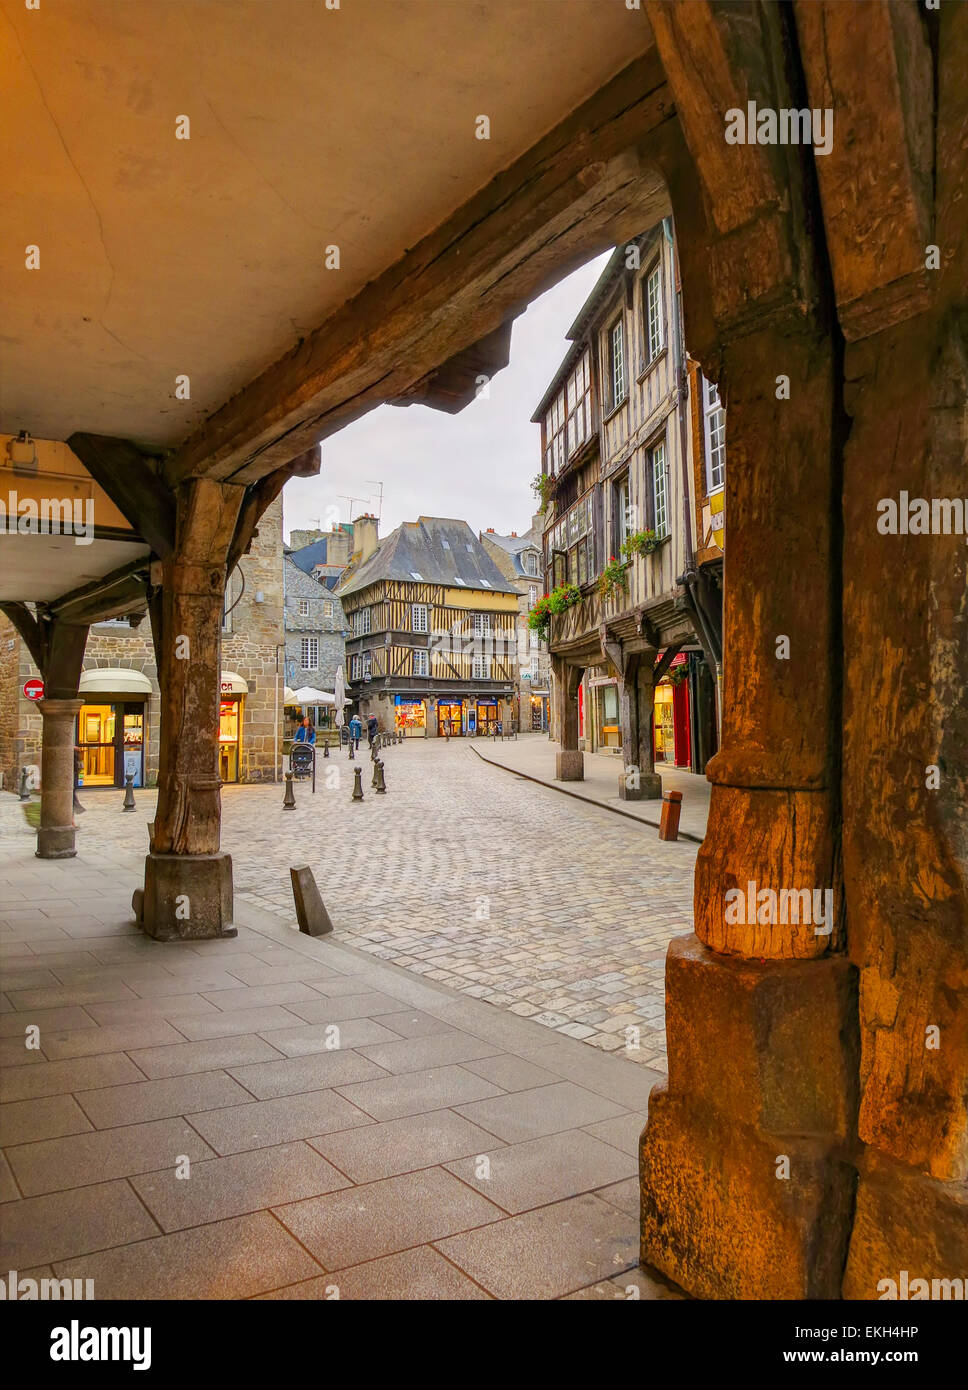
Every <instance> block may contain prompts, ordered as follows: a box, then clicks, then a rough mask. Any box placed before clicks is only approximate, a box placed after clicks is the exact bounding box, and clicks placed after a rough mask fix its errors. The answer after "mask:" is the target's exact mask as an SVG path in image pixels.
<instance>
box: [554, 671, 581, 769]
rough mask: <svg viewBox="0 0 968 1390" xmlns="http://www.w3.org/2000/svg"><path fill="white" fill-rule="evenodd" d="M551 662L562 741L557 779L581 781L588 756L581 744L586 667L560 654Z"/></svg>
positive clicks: (559, 732) (557, 764)
mask: <svg viewBox="0 0 968 1390" xmlns="http://www.w3.org/2000/svg"><path fill="white" fill-rule="evenodd" d="M551 663H552V667H553V669H554V672H555V700H556V703H557V715H558V737H559V739H560V740H561V751H560V752H559V753H558V754H557V755H556V757H555V764H556V766H555V779H556V780H557V781H559V782H581V781H583V779H584V776H585V759H584V756H583V754H582V752H581V749H580V748H579V747H578V687H579V685H580V684H581V678H582V670H581V668H580V667H577V666H570V665H568V663H567V662H566V661H564V660H563V658H561V657H558V656H553V657H552V658H551Z"/></svg>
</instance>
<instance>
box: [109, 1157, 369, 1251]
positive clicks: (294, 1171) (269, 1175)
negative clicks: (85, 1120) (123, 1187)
mask: <svg viewBox="0 0 968 1390" xmlns="http://www.w3.org/2000/svg"><path fill="white" fill-rule="evenodd" d="M131 1185H132V1187H133V1188H134V1189H135V1191H136V1192H138V1193H139V1194H140V1196H141V1198H142V1200H143V1202H144V1204H145V1206H146V1207H147V1208H148V1210H149V1211H150V1212H151V1214H152V1215H153V1216H154V1218H155V1220H156V1221H157V1222H158V1225H159V1226H160V1227H161V1229H162V1230H163V1231H177V1230H183V1229H184V1228H186V1227H189V1226H200V1225H202V1224H203V1223H206V1222H209V1221H220V1220H224V1219H225V1218H226V1217H229V1216H242V1215H244V1213H246V1212H250V1211H260V1210H262V1209H264V1208H266V1207H271V1206H275V1205H277V1204H278V1203H280V1202H295V1201H299V1200H301V1199H303V1198H306V1197H315V1196H318V1195H319V1194H320V1193H322V1192H333V1191H335V1189H337V1188H340V1187H349V1186H350V1181H349V1179H348V1178H347V1177H345V1176H344V1175H343V1174H342V1173H341V1172H339V1171H338V1170H337V1169H336V1168H334V1167H333V1166H332V1164H330V1163H327V1162H326V1160H325V1159H324V1158H323V1157H322V1155H321V1154H320V1153H318V1152H317V1151H316V1149H314V1148H311V1147H310V1146H309V1145H308V1144H305V1143H294V1144H279V1145H276V1146H274V1147H272V1148H268V1149H252V1150H249V1151H248V1152H246V1153H238V1154H230V1155H229V1156H228V1157H227V1158H209V1159H205V1160H204V1161H203V1162H201V1163H193V1164H192V1165H191V1174H190V1176H189V1177H188V1178H179V1177H177V1176H176V1175H175V1172H174V1170H172V1169H167V1170H166V1171H164V1172H160V1173H147V1174H145V1175H144V1176H142V1177H136V1178H132V1179H131Z"/></svg>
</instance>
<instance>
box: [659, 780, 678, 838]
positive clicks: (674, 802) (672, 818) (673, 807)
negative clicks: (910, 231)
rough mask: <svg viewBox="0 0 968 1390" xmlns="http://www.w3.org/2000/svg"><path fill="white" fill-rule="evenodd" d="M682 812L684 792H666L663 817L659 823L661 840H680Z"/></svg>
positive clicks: (663, 800) (663, 802)
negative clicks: (680, 815) (680, 816)
mask: <svg viewBox="0 0 968 1390" xmlns="http://www.w3.org/2000/svg"><path fill="white" fill-rule="evenodd" d="M681 810H682V792H666V794H665V796H664V797H663V798H662V815H661V817H660V822H659V839H660V840H678V838H679V813H680V812H681Z"/></svg>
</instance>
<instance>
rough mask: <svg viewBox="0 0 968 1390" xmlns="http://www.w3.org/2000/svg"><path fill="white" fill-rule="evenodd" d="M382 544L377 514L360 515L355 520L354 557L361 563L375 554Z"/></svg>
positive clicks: (364, 562)
mask: <svg viewBox="0 0 968 1390" xmlns="http://www.w3.org/2000/svg"><path fill="white" fill-rule="evenodd" d="M379 544H380V538H379V533H378V523H377V519H376V517H375V516H370V515H369V514H368V513H367V514H365V515H364V516H358V517H357V518H356V520H355V521H354V522H353V558H354V559H355V560H358V561H359V563H360V564H361V565H363V564H366V562H367V560H368V559H369V558H370V556H371V555H375V554H376V551H377V548H378V546H379Z"/></svg>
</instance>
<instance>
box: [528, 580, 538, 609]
mask: <svg viewBox="0 0 968 1390" xmlns="http://www.w3.org/2000/svg"><path fill="white" fill-rule="evenodd" d="M537 602H538V586H537V584H529V585H528V607H529V608H533V607H534V605H535V604H536V603H537Z"/></svg>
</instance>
